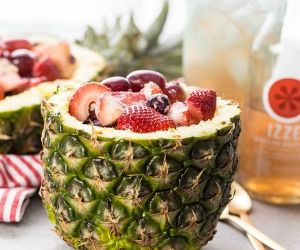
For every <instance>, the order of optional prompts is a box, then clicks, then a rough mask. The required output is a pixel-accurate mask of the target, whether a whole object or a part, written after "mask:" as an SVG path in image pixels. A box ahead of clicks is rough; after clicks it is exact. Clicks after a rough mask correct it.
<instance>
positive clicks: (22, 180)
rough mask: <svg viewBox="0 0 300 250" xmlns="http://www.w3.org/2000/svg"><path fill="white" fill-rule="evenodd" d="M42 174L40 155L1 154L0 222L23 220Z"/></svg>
mask: <svg viewBox="0 0 300 250" xmlns="http://www.w3.org/2000/svg"><path fill="white" fill-rule="evenodd" d="M42 176H43V171H42V164H41V160H40V156H39V155H26V156H23V155H0V222H19V221H21V219H22V217H23V214H24V212H25V209H26V207H27V205H28V203H29V198H30V197H31V196H33V195H34V194H35V193H36V191H37V190H38V188H39V186H40V183H41V180H42Z"/></svg>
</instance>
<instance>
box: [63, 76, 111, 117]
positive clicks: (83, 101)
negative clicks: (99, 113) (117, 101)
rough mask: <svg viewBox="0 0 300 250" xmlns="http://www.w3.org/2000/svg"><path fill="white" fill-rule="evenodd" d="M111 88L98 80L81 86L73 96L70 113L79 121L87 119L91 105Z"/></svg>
mask: <svg viewBox="0 0 300 250" xmlns="http://www.w3.org/2000/svg"><path fill="white" fill-rule="evenodd" d="M109 91H110V89H109V88H107V87H105V86H104V85H101V84H98V83H96V82H91V83H88V84H85V85H83V86H81V87H80V88H79V89H77V91H76V92H75V93H74V95H73V96H72V98H71V101H70V104H69V113H70V114H71V115H72V116H74V117H75V118H76V119H77V120H79V121H82V122H83V121H85V120H86V119H87V118H88V117H89V114H90V111H91V107H92V106H93V104H95V103H96V101H97V99H98V98H99V96H101V95H102V94H103V93H105V92H109Z"/></svg>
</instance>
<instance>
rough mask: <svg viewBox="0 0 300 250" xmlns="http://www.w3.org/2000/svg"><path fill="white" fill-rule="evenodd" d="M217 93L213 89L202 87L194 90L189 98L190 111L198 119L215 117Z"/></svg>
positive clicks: (198, 120)
mask: <svg viewBox="0 0 300 250" xmlns="http://www.w3.org/2000/svg"><path fill="white" fill-rule="evenodd" d="M216 98H217V94H216V92H215V91H213V90H209V89H201V90H195V91H193V92H192V93H191V94H190V95H189V96H188V98H187V99H186V100H187V106H188V109H189V113H190V114H191V115H192V117H193V118H194V119H195V120H196V122H197V123H198V122H200V121H201V120H203V121H206V120H209V119H211V118H213V117H214V114H215V111H216V102H217V99H216Z"/></svg>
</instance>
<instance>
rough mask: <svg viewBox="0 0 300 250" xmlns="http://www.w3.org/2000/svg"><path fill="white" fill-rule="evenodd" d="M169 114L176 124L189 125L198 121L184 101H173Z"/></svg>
mask: <svg viewBox="0 0 300 250" xmlns="http://www.w3.org/2000/svg"><path fill="white" fill-rule="evenodd" d="M167 116H168V117H169V118H170V119H172V120H173V121H174V122H175V123H176V125H180V126H189V125H192V124H196V121H195V120H194V119H193V117H192V116H191V114H190V113H189V110H188V107H187V105H186V104H185V103H183V102H175V103H173V104H172V105H171V108H170V111H169V112H168V114H167Z"/></svg>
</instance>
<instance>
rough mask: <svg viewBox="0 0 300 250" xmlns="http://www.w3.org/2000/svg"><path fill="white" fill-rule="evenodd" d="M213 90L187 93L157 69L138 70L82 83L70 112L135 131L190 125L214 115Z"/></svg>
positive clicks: (82, 118) (144, 131)
mask: <svg viewBox="0 0 300 250" xmlns="http://www.w3.org/2000/svg"><path fill="white" fill-rule="evenodd" d="M216 99H217V96H216V92H215V91H213V90H208V89H198V90H194V91H192V92H191V93H189V94H188V95H187V94H186V93H185V90H184V89H183V87H182V85H181V84H180V83H179V82H177V81H171V82H167V81H166V79H165V77H164V76H163V75H162V74H160V73H159V72H156V71H151V70H137V71H134V72H132V73H130V74H129V75H128V76H127V77H126V78H125V77H120V76H116V77H110V78H107V79H105V80H103V81H102V82H101V83H100V84H99V83H97V82H91V83H87V84H84V85H82V86H81V87H80V88H79V89H77V91H76V92H75V93H74V95H73V96H72V98H71V101H70V104H69V113H70V114H71V115H72V116H74V117H75V118H76V119H78V120H80V121H82V122H83V123H90V122H91V123H93V124H94V125H96V126H101V127H115V128H116V129H120V130H127V129H129V130H131V131H133V132H137V133H149V132H155V131H159V130H168V129H172V128H176V127H177V126H190V125H193V124H198V123H199V122H200V121H207V120H209V119H211V118H213V117H214V114H215V110H216Z"/></svg>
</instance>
